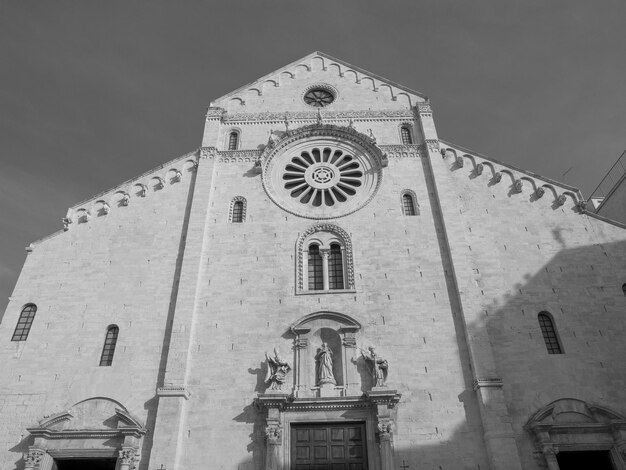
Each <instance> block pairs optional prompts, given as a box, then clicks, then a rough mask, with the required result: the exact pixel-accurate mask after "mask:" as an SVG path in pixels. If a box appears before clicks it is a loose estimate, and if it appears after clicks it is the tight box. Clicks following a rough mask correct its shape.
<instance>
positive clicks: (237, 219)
mask: <svg viewBox="0 0 626 470" xmlns="http://www.w3.org/2000/svg"><path fill="white" fill-rule="evenodd" d="M232 222H233V223H241V222H243V201H235V203H234V204H233V219H232Z"/></svg>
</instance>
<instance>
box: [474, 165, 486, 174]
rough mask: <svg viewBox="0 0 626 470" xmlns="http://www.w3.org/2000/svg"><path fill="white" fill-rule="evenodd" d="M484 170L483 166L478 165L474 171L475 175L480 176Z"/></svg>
mask: <svg viewBox="0 0 626 470" xmlns="http://www.w3.org/2000/svg"><path fill="white" fill-rule="evenodd" d="M484 169H485V165H483V164H482V163H479V164H478V165H476V170H475V171H476V174H477V175H482V174H483V170H484Z"/></svg>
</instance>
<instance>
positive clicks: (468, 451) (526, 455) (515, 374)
mask: <svg viewBox="0 0 626 470" xmlns="http://www.w3.org/2000/svg"><path fill="white" fill-rule="evenodd" d="M553 236H554V240H555V242H556V243H557V244H558V245H559V246H560V247H561V248H562V249H561V251H560V252H559V253H557V254H556V255H555V256H554V257H553V258H552V259H550V261H549V262H547V263H546V264H544V265H543V266H542V268H541V269H540V270H539V271H538V272H535V273H532V274H526V275H524V274H523V273H520V277H523V279H524V281H525V282H524V283H520V284H516V285H512V286H510V287H508V288H507V289H506V290H502V291H501V292H500V293H499V298H498V299H494V300H492V301H491V303H490V304H489V305H488V306H485V307H484V312H483V315H484V316H483V318H482V319H481V321H479V322H474V323H470V324H468V329H469V330H470V331H472V332H473V334H480V332H481V331H483V332H487V334H488V336H489V341H490V342H491V344H492V348H493V353H494V357H495V358H496V366H497V370H498V372H499V374H500V378H502V379H503V382H504V387H503V390H504V394H505V397H506V401H507V407H508V412H509V415H510V416H511V418H512V426H513V429H514V432H515V435H516V443H517V448H518V450H519V458H520V460H521V463H522V467H523V468H525V469H541V468H546V461H545V459H544V457H543V455H542V453H541V452H540V451H539V449H538V448H537V447H536V446H535V443H534V442H533V438H532V436H531V435H530V434H529V432H528V431H527V430H525V429H524V426H525V425H526V423H527V422H528V420H529V419H530V418H531V417H532V416H533V414H534V413H536V412H537V411H538V410H540V409H541V408H542V407H544V406H546V405H548V404H549V403H551V402H553V401H555V400H558V399H562V398H575V399H580V400H583V401H585V402H588V403H593V404H598V405H603V406H606V407H608V408H610V409H612V410H614V411H616V412H617V413H621V414H626V408H624V406H623V403H624V402H625V401H626V392H623V391H622V389H620V388H619V387H618V386H617V385H616V384H620V383H624V382H625V381H626V368H625V367H623V366H622V365H621V358H623V357H626V342H625V341H623V338H624V337H625V336H626V322H625V321H624V319H623V314H624V312H626V297H625V296H624V294H623V292H622V284H624V283H626V266H623V263H621V262H620V260H623V259H626V242H615V243H608V244H597V245H590V246H584V247H578V248H567V247H566V244H565V241H564V237H563V234H562V233H561V232H560V231H559V230H555V231H554V232H553ZM485 274H486V273H485ZM491 274H493V275H495V276H498V273H491ZM509 275H510V273H509ZM477 288H479V287H477ZM507 292H508V294H507ZM512 292H515V293H516V294H514V295H513V294H511V293H512ZM466 308H468V307H467V306H466ZM544 311H546V312H549V313H550V314H551V315H552V318H553V319H554V326H555V328H556V332H557V336H558V339H559V340H560V342H561V346H562V348H563V352H564V354H548V350H547V347H546V343H545V341H544V337H543V335H542V331H541V328H540V326H539V322H538V314H539V313H540V312H544ZM458 323H459V320H458V319H457V320H455V325H457V328H458V327H459V326H458ZM459 341H461V342H462V343H463V344H462V345H461V346H462V347H461V348H460V349H461V354H462V355H463V354H464V353H463V349H464V348H466V346H465V343H464V341H465V340H464V336H463V337H461V338H460V339H459ZM357 368H358V370H359V373H360V374H361V377H362V378H369V374H368V373H367V372H365V373H364V370H366V369H364V368H365V365H363V364H361V365H360V366H359V364H358V363H357ZM265 372H266V371H265V365H264V364H261V367H260V368H255V369H249V373H251V374H254V375H257V387H256V391H257V392H259V393H263V392H264V391H265V385H264V384H263V377H264V376H265ZM590 379H591V380H590ZM472 381H473V377H472V376H471V373H470V374H467V378H466V388H465V389H464V390H459V391H458V400H459V403H461V404H462V405H463V407H464V410H465V419H464V421H463V422H461V423H459V424H458V425H457V426H456V427H455V428H454V429H450V428H448V429H440V428H439V427H438V426H437V423H436V422H435V423H432V425H431V424H428V423H424V426H423V427H422V429H421V431H420V432H419V433H418V434H413V435H411V436H408V435H404V432H405V430H404V429H403V424H402V423H403V420H407V419H408V420H410V421H412V422H414V421H417V422H419V421H420V417H406V416H403V414H402V400H405V398H406V397H407V396H410V394H409V393H405V391H403V390H401V389H400V390H399V391H400V392H401V393H403V395H404V397H403V399H402V400H401V402H400V404H399V405H398V424H399V426H397V427H396V429H395V430H394V436H395V437H394V440H395V445H394V447H395V455H396V457H395V460H396V462H395V463H396V468H399V469H402V470H411V469H414V470H418V469H419V470H424V469H428V470H456V469H459V468H463V469H476V470H478V469H483V470H486V469H488V468H490V465H489V463H488V461H487V457H486V452H485V450H484V448H485V447H484V443H483V437H482V436H483V428H482V423H481V420H480V416H479V414H478V406H477V400H476V394H475V392H474V391H473V388H472V384H471V382H472ZM365 382H366V381H365V380H364V381H363V382H362V383H363V384H365ZM369 388H371V381H370V382H368V385H367V386H364V387H363V390H364V391H365V390H368V389H369ZM434 401H436V400H434ZM441 412H442V413H445V410H444V409H443V407H442V409H441ZM346 416H348V415H346ZM233 419H234V420H235V421H237V422H245V423H249V424H252V425H253V431H252V433H251V434H250V442H249V443H248V446H247V450H248V452H249V453H250V456H249V458H247V459H244V460H243V461H241V462H239V464H238V465H237V469H238V470H264V459H265V435H264V428H265V415H264V414H263V413H262V412H261V411H259V410H258V409H257V408H256V407H255V406H253V405H248V406H246V407H245V408H244V409H243V410H242V413H241V414H240V415H238V416H236V417H234V418H233ZM406 443H410V444H406ZM476 446H478V447H479V448H480V449H479V450H477V448H476Z"/></svg>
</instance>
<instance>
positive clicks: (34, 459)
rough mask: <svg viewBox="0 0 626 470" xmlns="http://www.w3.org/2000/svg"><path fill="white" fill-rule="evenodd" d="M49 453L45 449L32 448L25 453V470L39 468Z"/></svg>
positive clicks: (36, 469)
mask: <svg viewBox="0 0 626 470" xmlns="http://www.w3.org/2000/svg"><path fill="white" fill-rule="evenodd" d="M47 455H48V454H47V453H46V451H45V450H43V449H38V448H31V449H29V450H28V454H26V455H24V470H39V468H40V466H41V464H42V463H43V461H44V460H45V458H46V456H47Z"/></svg>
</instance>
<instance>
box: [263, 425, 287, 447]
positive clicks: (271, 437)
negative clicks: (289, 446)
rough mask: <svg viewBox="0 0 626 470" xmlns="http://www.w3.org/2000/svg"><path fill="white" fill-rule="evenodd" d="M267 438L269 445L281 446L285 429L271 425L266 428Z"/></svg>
mask: <svg viewBox="0 0 626 470" xmlns="http://www.w3.org/2000/svg"><path fill="white" fill-rule="evenodd" d="M265 438H266V439H267V442H268V444H274V445H279V444H280V443H281V440H282V438H283V429H282V427H281V426H280V425H269V426H266V427H265Z"/></svg>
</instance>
